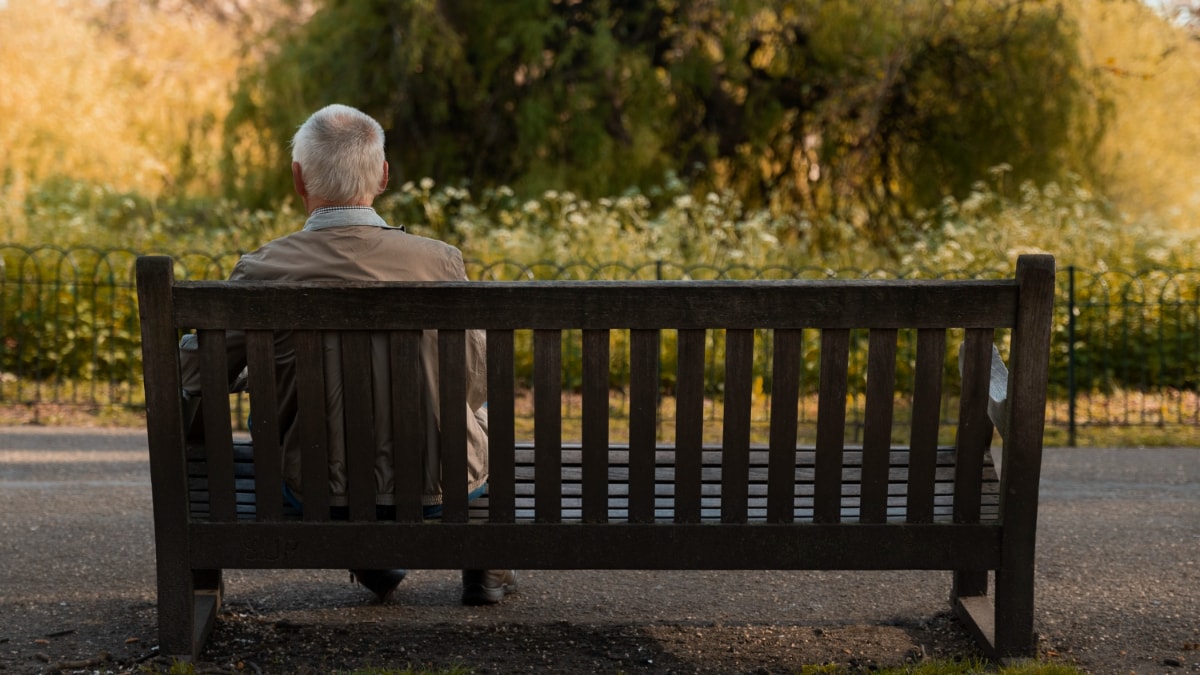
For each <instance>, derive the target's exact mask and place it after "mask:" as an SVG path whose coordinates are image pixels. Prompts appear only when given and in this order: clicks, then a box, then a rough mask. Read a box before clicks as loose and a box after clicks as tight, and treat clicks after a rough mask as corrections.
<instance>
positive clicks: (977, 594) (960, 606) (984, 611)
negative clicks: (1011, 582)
mask: <svg viewBox="0 0 1200 675" xmlns="http://www.w3.org/2000/svg"><path fill="white" fill-rule="evenodd" d="M950 607H951V608H952V609H953V610H954V614H955V615H956V616H957V617H958V620H959V621H961V622H962V623H963V625H964V626H965V627H966V628H967V630H968V631H969V632H970V633H971V636H972V637H973V638H975V642H976V644H978V645H979V648H980V650H982V651H983V653H984V654H986V655H987V656H989V657H994V656H995V655H996V626H995V621H994V618H995V610H994V609H993V607H992V602H991V599H990V598H988V573H987V571H986V570H956V571H955V572H954V586H953V587H952V588H951V590H950Z"/></svg>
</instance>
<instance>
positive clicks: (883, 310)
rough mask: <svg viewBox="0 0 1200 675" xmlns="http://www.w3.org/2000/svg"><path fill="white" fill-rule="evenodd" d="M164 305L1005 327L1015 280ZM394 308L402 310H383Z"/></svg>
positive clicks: (415, 290) (240, 315)
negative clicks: (402, 309) (402, 308)
mask: <svg viewBox="0 0 1200 675" xmlns="http://www.w3.org/2000/svg"><path fill="white" fill-rule="evenodd" d="M631 285H633V286H635V287H636V288H637V292H636V293H631V292H630V286H631ZM289 288H290V289H298V290H301V291H302V292H300V293H288V292H286V291H287V290H288V289H289ZM175 302H176V305H177V307H178V311H177V313H176V316H175V322H176V325H177V326H179V327H181V328H199V327H203V328H218V329H230V328H237V329H276V330H278V329H283V330H299V329H318V330H348V329H364V328H365V329H370V330H413V329H418V330H419V329H427V328H438V329H516V330H520V329H525V328H532V327H535V326H536V327H537V328H539V329H558V330H568V329H610V328H631V329H654V328H661V329H682V330H688V329H703V328H713V327H719V328H729V329H739V328H744V329H746V328H945V327H958V328H979V327H997V326H1012V325H1014V324H1015V321H1016V309H1017V286H1016V284H1015V283H1014V282H1013V281H1011V280H978V281H953V282H949V281H921V282H915V281H903V280H899V281H887V282H880V281H870V280H857V281H819V282H814V281H739V282H704V281H689V282H685V283H680V282H625V283H616V284H614V283H609V282H586V281H574V282H517V283H503V282H483V283H479V282H474V283H461V284H453V283H440V284H428V283H392V284H372V283H352V282H340V283H337V284H328V283H318V282H310V283H296V284H285V283H261V282H245V281H242V282H235V283H230V282H216V281H204V282H182V283H179V284H177V285H176V286H175ZM397 306H403V307H404V311H403V312H396V311H394V310H393V308H394V307H397Z"/></svg>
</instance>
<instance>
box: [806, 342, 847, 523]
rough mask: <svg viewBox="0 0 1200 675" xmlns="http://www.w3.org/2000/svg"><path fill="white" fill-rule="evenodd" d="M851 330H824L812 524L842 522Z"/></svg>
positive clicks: (818, 401)
mask: <svg viewBox="0 0 1200 675" xmlns="http://www.w3.org/2000/svg"><path fill="white" fill-rule="evenodd" d="M849 359H850V331H848V330H845V329H825V330H823V331H821V385H820V387H821V389H820V392H819V394H818V400H817V458H816V466H815V467H814V473H815V477H814V480H815V481H816V485H815V486H813V521H814V522H817V523H836V522H839V521H841V519H842V455H843V451H844V449H845V445H846V369H847V367H848V364H849Z"/></svg>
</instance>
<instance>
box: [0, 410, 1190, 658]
mask: <svg viewBox="0 0 1200 675" xmlns="http://www.w3.org/2000/svg"><path fill="white" fill-rule="evenodd" d="M148 473H149V472H148V467H147V462H146V442H145V436H144V434H143V433H142V432H140V431H125V430H97V429H43V428H33V427H9V428H2V427H0V673H41V672H127V671H131V670H133V669H135V668H136V667H137V665H138V664H153V663H156V662H159V661H157V660H156V652H155V649H154V645H155V643H156V639H157V638H156V623H155V622H156V618H155V609H154V543H153V536H152V523H151V515H150V485H149V475H148ZM1041 503H1042V508H1041V518H1040V526H1039V537H1038V549H1039V550H1038V572H1037V574H1038V588H1037V593H1038V595H1037V603H1038V605H1037V626H1036V627H1037V630H1038V631H1039V633H1040V635H1041V641H1040V645H1041V651H1042V653H1043V655H1044V656H1045V657H1047V658H1050V659H1056V660H1062V661H1067V662H1072V663H1077V664H1079V665H1081V666H1082V667H1083V668H1085V669H1086V670H1087V671H1089V672H1093V673H1138V674H1141V675H1144V674H1147V673H1181V674H1183V673H1200V449H1194V448H1164V449H1158V448H1156V449H1049V450H1048V451H1047V453H1046V459H1045V464H1044V471H1043V485H1042V502H1041ZM949 585H950V582H949V575H948V574H946V573H940V572H786V573H781V572H735V573H728V572H722V573H717V572H700V573H696V572H545V571H527V572H524V573H523V574H522V576H521V590H520V592H519V593H518V594H516V595H515V596H512V597H511V598H510V599H509V601H507V602H505V603H504V604H503V605H501V606H499V607H492V608H484V609H473V608H464V607H461V606H460V605H458V603H457V600H458V597H457V592H458V586H457V575H456V573H454V572H449V571H426V570H419V571H414V572H413V573H412V574H411V576H410V579H409V580H406V581H405V582H404V584H403V585H402V586H401V588H400V590H399V591H398V592H397V594H396V597H395V598H394V599H393V602H392V604H389V605H386V606H379V605H374V604H371V603H370V602H368V601H367V598H366V597H365V596H364V593H363V592H362V591H361V589H359V588H357V587H355V586H354V585H353V584H351V583H349V581H348V575H347V574H346V572H344V571H337V570H302V571H231V572H229V573H228V574H227V598H226V609H225V611H224V612H223V613H222V617H221V621H220V626H219V628H218V631H217V633H216V634H215V635H214V638H213V641H212V644H211V646H210V648H209V649H208V650H206V652H205V654H204V655H203V658H204V659H205V661H206V663H205V668H208V669H211V670H214V671H234V670H237V669H238V668H239V664H240V668H241V669H242V670H246V671H253V670H255V669H258V670H261V671H263V672H329V671H330V670H334V669H346V668H354V667H360V666H363V665H371V664H374V665H383V664H391V665H404V664H410V663H411V664H413V665H449V664H451V663H461V664H464V665H467V666H468V667H470V668H472V669H473V670H475V672H481V673H482V672H514V671H518V670H533V671H534V672H539V673H552V672H573V671H578V670H579V669H582V668H587V669H589V670H593V671H595V672H614V673H615V672H619V671H620V672H626V673H636V672H647V673H649V672H703V673H707V672H747V673H754V672H761V673H773V672H789V671H791V670H795V669H798V668H799V666H800V665H801V664H803V663H816V662H827V661H836V662H840V663H845V664H848V665H851V666H860V667H865V666H870V665H873V664H894V663H903V662H904V661H905V660H907V659H912V658H915V657H919V656H920V655H921V654H926V655H928V654H931V653H932V654H942V655H962V656H969V655H970V654H971V648H970V647H969V644H968V642H967V641H966V638H965V636H964V635H963V633H962V631H961V629H960V628H959V627H958V625H957V624H956V623H955V622H954V621H953V620H952V619H951V618H949V616H948V615H947V614H946V608H947V604H946V596H947V593H948V591H949ZM159 663H160V662H159Z"/></svg>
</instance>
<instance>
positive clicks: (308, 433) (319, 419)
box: [292, 330, 329, 521]
mask: <svg viewBox="0 0 1200 675" xmlns="http://www.w3.org/2000/svg"><path fill="white" fill-rule="evenodd" d="M292 340H293V341H294V344H295V347H296V422H295V423H296V425H297V428H296V429H295V430H294V431H293V432H292V433H294V434H296V435H297V437H298V438H299V439H300V483H301V485H300V489H301V491H302V492H303V497H304V520H307V521H326V520H329V429H328V424H327V421H326V417H325V415H326V412H325V365H324V359H325V340H324V337H323V336H322V334H321V333H319V332H317V331H312V330H305V331H296V332H295V333H293V334H292Z"/></svg>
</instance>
